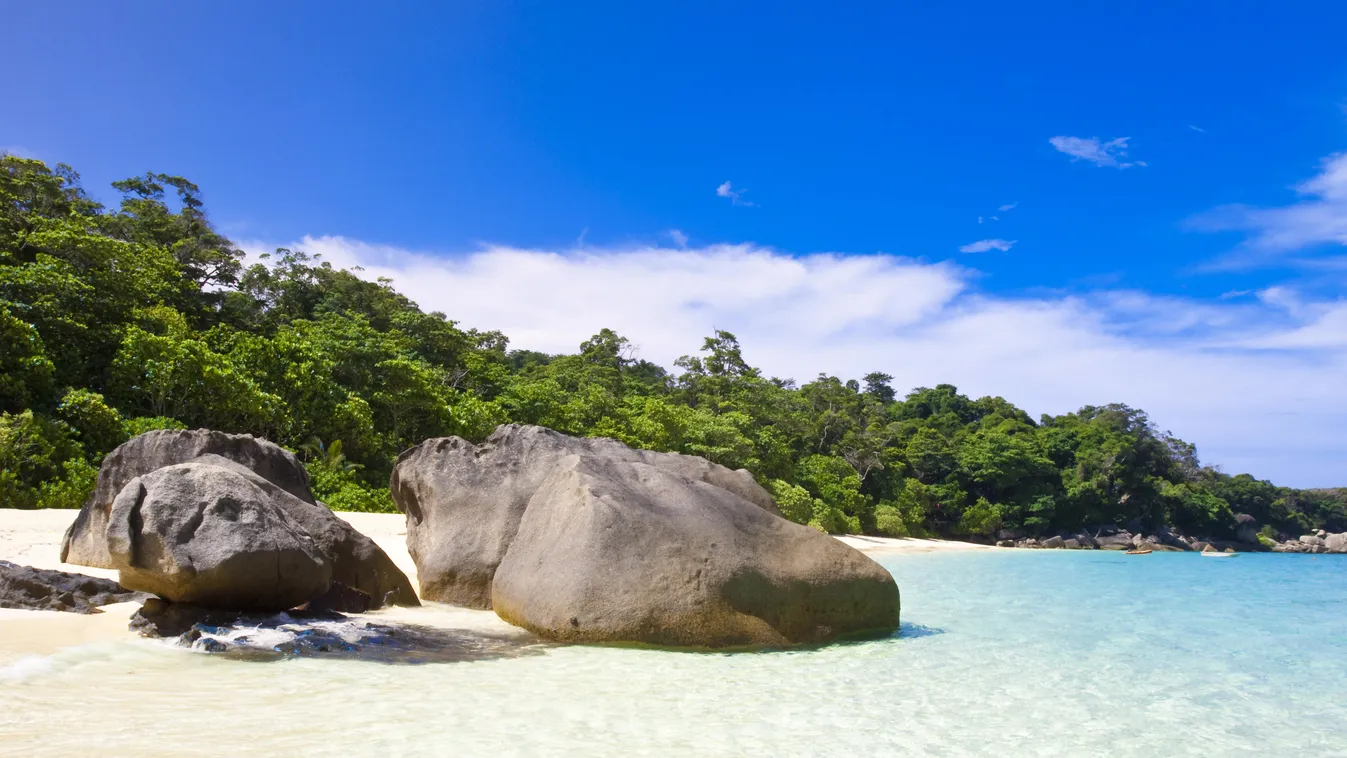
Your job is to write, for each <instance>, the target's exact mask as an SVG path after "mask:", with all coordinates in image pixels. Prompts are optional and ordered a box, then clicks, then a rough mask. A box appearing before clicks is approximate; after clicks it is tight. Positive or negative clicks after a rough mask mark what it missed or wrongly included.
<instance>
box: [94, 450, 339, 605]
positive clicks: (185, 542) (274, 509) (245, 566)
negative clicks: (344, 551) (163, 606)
mask: <svg viewBox="0 0 1347 758" xmlns="http://www.w3.org/2000/svg"><path fill="white" fill-rule="evenodd" d="M107 548H108V554H109V557H110V558H111V561H112V564H113V568H115V569H117V571H118V572H119V578H120V583H121V585H122V586H123V587H125V588H127V589H132V590H141V591H144V592H150V593H153V594H155V595H158V596H159V597H162V598H164V599H166V600H169V601H171V602H175V603H191V604H194V605H200V606H205V607H209V608H227V609H230V610H249V611H253V610H255V611H281V610H286V609H288V608H293V607H295V606H297V605H300V604H303V603H306V602H308V601H310V600H313V599H314V598H317V597H319V596H321V595H322V594H323V593H325V592H327V590H328V588H329V587H330V586H331V584H332V564H331V562H330V561H329V560H328V558H327V556H325V555H324V554H323V551H322V550H321V549H320V548H319V547H318V545H317V544H315V542H314V539H313V537H312V536H310V534H309V533H308V532H307V531H305V529H304V528H303V526H302V525H301V524H300V523H299V522H298V521H297V520H296V519H294V518H292V517H291V516H290V515H289V513H287V512H286V509H285V508H284V507H282V506H281V505H279V504H278V503H277V502H276V498H275V497H274V495H273V494H272V493H269V492H268V491H267V490H266V489H264V488H263V487H260V486H258V484H257V483H255V482H254V481H252V480H251V479H250V477H248V476H246V475H244V474H243V473H241V472H239V471H235V470H233V469H232V468H226V467H223V466H213V465H210V464H208V463H183V464H178V465H175V466H166V467H164V468H160V469H158V470H157V471H154V472H153V473H150V474H147V475H145V476H141V477H137V478H135V479H132V480H131V481H130V482H128V483H127V484H126V486H125V487H123V488H122V490H121V492H120V493H119V494H118V495H117V497H116V498H115V499H114V500H113V502H112V509H111V513H110V515H109V519H108V526H107Z"/></svg>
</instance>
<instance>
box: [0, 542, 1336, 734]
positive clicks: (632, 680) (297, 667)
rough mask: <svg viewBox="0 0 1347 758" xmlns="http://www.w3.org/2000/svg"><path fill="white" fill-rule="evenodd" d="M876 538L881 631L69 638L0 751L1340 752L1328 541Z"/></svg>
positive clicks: (11, 691) (17, 667)
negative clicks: (701, 638)
mask: <svg viewBox="0 0 1347 758" xmlns="http://www.w3.org/2000/svg"><path fill="white" fill-rule="evenodd" d="M881 560H882V562H883V563H884V564H885V565H886V566H887V567H888V568H889V569H890V570H892V571H893V573H894V574H895V575H896V576H897V577H898V581H899V585H900V586H901V587H902V589H903V619H904V623H903V629H902V634H901V635H900V636H898V637H895V638H891V639H887V640H880V641H874V642H867V643H857V644H850V645H839V646H832V647H828V648H823V649H819V650H811V651H794V652H788V653H765V654H739V655H720V654H680V653H668V652H660V651H649V650H625V649H611V648H595V647H549V648H546V649H544V650H542V651H541V652H538V651H534V653H535V654H532V655H524V656H520V657H507V658H499V659H490V660H479V661H471V662H463V663H451V664H436V665H424V666H388V665H381V664H373V663H365V662H350V661H325V660H294V661H284V662H280V663H245V662H238V661H228V660H222V659H219V658H213V657H209V656H206V655H202V654H195V653H191V652H188V651H183V650H179V649H173V648H169V647H166V646H164V645H163V644H160V643H155V642H149V641H139V640H137V641H134V642H118V643H103V644H99V645H95V646H88V647H83V648H78V649H72V650H68V651H64V652H62V653H58V654H57V655H55V656H52V657H50V658H47V659H40V660H27V661H22V662H20V663H17V664H12V665H10V666H8V667H4V668H0V691H2V692H3V693H4V701H5V703H6V708H5V709H4V711H3V712H0V755H24V756H29V755H40V754H70V753H73V752H76V751H77V749H78V748H80V747H94V749H95V750H96V751H97V752H99V753H102V754H105V755H124V754H136V755H172V754H182V753H184V752H193V751H208V752H211V753H212V754H225V755H228V754H236V753H240V752H245V751H246V752H249V753H254V754H264V753H266V754H285V753H289V754H295V755H352V754H356V755H363V754H381V755H462V756H467V755H487V756H510V755H594V756H630V755H697V756H749V755H754V756H755V755H811V756H812V755H839V756H840V755H846V756H857V755H861V756H871V755H874V756H887V755H923V756H953V755H1041V756H1059V755H1061V756H1068V755H1069V756H1078V755H1110V756H1155V755H1204V756H1205V755H1212V754H1217V755H1292V754H1296V755H1316V756H1318V755H1347V557H1341V556H1319V557H1312V556H1300V555H1241V556H1239V557H1238V558H1234V559H1226V560H1214V559H1209V558H1201V557H1199V556H1196V555H1193V554H1153V555H1150V556H1139V557H1128V556H1123V555H1121V554H1117V553H1094V552H1068V551H1032V552H1030V551H989V552H971V553H948V554H924V555H912V556H899V557H892V558H886V559H881ZM424 613H426V614H436V613H443V614H446V615H445V618H451V619H458V620H463V619H468V620H470V621H471V623H480V624H483V625H484V626H491V625H492V624H493V623H494V622H492V621H490V620H489V618H490V617H484V616H482V615H480V614H471V613H466V612H461V611H454V612H449V611H448V610H447V609H442V608H441V609H436V608H429V609H426V610H425V611H424ZM464 623H468V622H467V621H465V622H464Z"/></svg>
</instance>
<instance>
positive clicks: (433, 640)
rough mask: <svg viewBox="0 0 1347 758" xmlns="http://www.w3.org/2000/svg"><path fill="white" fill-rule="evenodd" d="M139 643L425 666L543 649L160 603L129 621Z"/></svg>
mask: <svg viewBox="0 0 1347 758" xmlns="http://www.w3.org/2000/svg"><path fill="white" fill-rule="evenodd" d="M130 628H131V630H132V631H135V632H137V633H139V634H140V635H141V636H142V637H151V638H163V639H171V640H173V641H174V642H175V643H176V644H177V645H179V646H182V647H186V648H190V649H192V650H196V651H199V652H203V653H212V654H216V655H222V656H224V657H227V658H235V659H239V660H246V661H262V662H266V661H278V660H284V659H287V658H309V657H321V658H352V659H358V660H362V661H370V662H375V663H391V664H420V663H454V662H460V661H475V660H491V659H497V658H510V657H518V656H521V655H531V654H537V653H541V652H542V651H543V650H544V649H545V647H546V646H545V644H543V643H541V641H540V640H538V639H537V638H535V637H532V636H530V635H527V634H524V633H516V634H498V633H489V632H480V631H471V630H460V629H441V628H436V627H430V626H423V625H418V624H400V623H393V622H383V621H379V620H377V619H371V618H360V617H352V616H348V615H345V614H342V613H334V612H324V611H313V610H310V611H302V612H301V611H291V612H288V613H274V614H262V613H240V612H237V611H219V610H211V609H208V608H202V607H200V606H194V605H187V604H182V603H169V602H166V601H163V600H160V599H158V598H153V599H151V600H149V601H147V602H146V603H145V604H144V605H143V606H142V607H141V608H140V610H138V611H137V612H136V613H135V615H133V616H132V617H131V624H130Z"/></svg>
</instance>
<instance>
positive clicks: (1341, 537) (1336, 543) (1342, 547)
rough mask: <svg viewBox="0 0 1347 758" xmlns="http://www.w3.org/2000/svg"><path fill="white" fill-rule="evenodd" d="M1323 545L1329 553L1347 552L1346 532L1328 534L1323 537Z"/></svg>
mask: <svg viewBox="0 0 1347 758" xmlns="http://www.w3.org/2000/svg"><path fill="white" fill-rule="evenodd" d="M1324 547H1326V548H1328V552H1330V553H1347V532H1343V533H1341V534H1330V535H1328V536H1327V537H1325V538H1324Z"/></svg>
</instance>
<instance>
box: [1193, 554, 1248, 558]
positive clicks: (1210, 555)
mask: <svg viewBox="0 0 1347 758" xmlns="http://www.w3.org/2000/svg"><path fill="white" fill-rule="evenodd" d="M1201 555H1202V557H1203V558H1234V557H1235V556H1237V555H1239V553H1202V554H1201Z"/></svg>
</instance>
